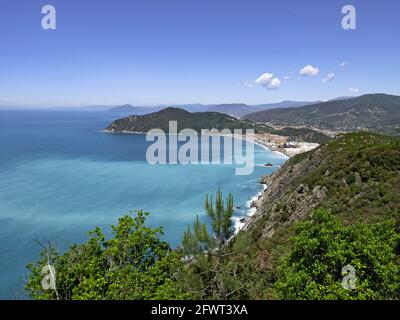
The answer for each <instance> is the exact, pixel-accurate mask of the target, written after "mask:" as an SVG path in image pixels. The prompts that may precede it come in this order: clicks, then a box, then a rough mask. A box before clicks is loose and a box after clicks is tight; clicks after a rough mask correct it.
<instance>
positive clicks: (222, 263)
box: [26, 133, 400, 299]
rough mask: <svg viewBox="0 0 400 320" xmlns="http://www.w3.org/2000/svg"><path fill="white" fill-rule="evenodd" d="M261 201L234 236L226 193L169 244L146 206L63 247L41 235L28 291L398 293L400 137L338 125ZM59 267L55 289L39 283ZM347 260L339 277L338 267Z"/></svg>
mask: <svg viewBox="0 0 400 320" xmlns="http://www.w3.org/2000/svg"><path fill="white" fill-rule="evenodd" d="M267 179H269V180H268V183H269V185H270V188H269V189H268V191H267V193H266V194H265V196H264V197H263V200H262V202H261V206H260V207H259V208H258V213H257V215H256V216H254V218H253V219H252V221H251V223H250V225H248V227H247V228H246V229H245V230H242V231H240V232H239V233H238V234H237V235H236V236H235V237H234V238H232V234H233V230H232V220H231V217H232V213H233V208H234V202H233V198H232V196H231V195H228V197H227V198H226V199H225V200H224V198H223V196H222V193H221V191H218V192H217V194H216V197H215V199H213V198H212V197H211V198H209V197H206V201H205V206H204V207H205V211H206V212H207V214H208V217H209V219H210V222H211V223H210V225H211V231H209V230H208V228H207V226H206V225H205V224H202V223H201V222H200V221H199V219H197V220H196V221H195V223H194V225H193V227H192V228H188V230H187V231H186V232H185V233H184V235H183V238H182V246H181V247H180V248H178V249H177V250H175V251H173V250H171V249H170V248H169V246H168V245H167V244H166V243H164V242H162V241H161V240H160V238H159V237H160V235H161V234H162V230H161V229H151V228H148V227H146V226H145V218H146V215H147V214H145V213H143V212H141V211H139V212H138V213H137V215H136V217H130V216H126V217H123V218H121V219H120V221H119V224H118V225H117V226H114V227H113V238H112V239H109V240H106V239H105V237H104V235H103V234H102V232H101V230H99V229H96V230H95V231H94V232H92V233H91V237H90V239H89V241H88V242H86V243H83V244H80V245H74V246H72V247H70V249H69V250H68V251H67V252H65V253H64V254H62V255H60V254H58V253H57V251H56V250H55V249H54V248H52V247H46V248H45V249H44V250H43V252H42V255H41V257H40V259H39V260H38V261H37V262H33V263H31V264H29V266H28V268H29V270H30V271H31V275H30V277H29V281H28V283H27V285H26V289H27V291H28V293H29V294H30V296H31V297H32V298H34V299H56V298H57V297H58V298H60V299H159V298H164V299H400V194H399V190H400V140H398V139H396V138H393V137H389V136H380V135H376V134H369V133H354V134H346V135H343V136H340V137H337V138H336V139H335V140H333V141H331V142H329V143H327V144H324V145H322V146H321V147H319V148H317V149H315V150H313V151H311V152H308V153H305V154H301V155H299V156H296V157H293V158H292V159H290V160H289V161H287V162H286V163H285V165H284V166H282V168H281V169H280V170H278V171H277V172H276V173H275V174H274V175H273V176H271V177H269V178H267ZM47 264H51V265H53V266H54V267H55V269H56V270H57V292H54V291H51V290H50V291H45V290H43V288H42V286H41V281H42V279H43V274H42V273H41V270H42V268H43V267H44V266H45V265H47ZM347 265H351V266H352V267H354V270H355V277H356V282H355V288H354V289H345V288H343V286H342V280H343V277H344V276H345V274H342V269H343V267H345V266H347Z"/></svg>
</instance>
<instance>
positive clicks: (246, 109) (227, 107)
mask: <svg viewBox="0 0 400 320" xmlns="http://www.w3.org/2000/svg"><path fill="white" fill-rule="evenodd" d="M318 102H320V101H317V102H301V101H282V102H279V103H270V104H260V105H248V104H244V103H225V104H215V105H214V104H213V105H205V104H199V103H194V104H179V105H173V106H167V105H159V106H151V107H136V106H132V105H130V104H124V105H121V106H117V107H114V108H110V109H109V110H108V111H109V112H112V113H120V114H123V115H145V114H149V113H152V112H157V111H160V110H162V109H165V108H168V107H173V108H179V109H183V110H186V111H188V112H219V113H225V114H227V115H230V116H233V117H235V118H240V117H243V116H245V115H248V114H250V113H254V112H257V111H260V110H266V109H275V108H290V107H293V108H294V107H301V106H305V105H310V104H313V103H318Z"/></svg>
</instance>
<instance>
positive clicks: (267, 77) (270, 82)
mask: <svg viewBox="0 0 400 320" xmlns="http://www.w3.org/2000/svg"><path fill="white" fill-rule="evenodd" d="M254 82H255V83H256V84H258V85H260V86H263V87H264V88H265V89H268V90H276V89H279V87H280V86H281V84H282V82H281V80H279V79H278V78H277V77H274V75H273V74H272V73H264V74H262V75H261V76H259V77H258V78H257V79H256V80H255V81H254Z"/></svg>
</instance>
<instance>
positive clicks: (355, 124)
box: [243, 94, 400, 135]
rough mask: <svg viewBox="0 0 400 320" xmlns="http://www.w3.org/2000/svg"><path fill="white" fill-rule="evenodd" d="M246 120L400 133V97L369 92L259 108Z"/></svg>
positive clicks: (320, 127) (331, 128)
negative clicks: (324, 100)
mask: <svg viewBox="0 0 400 320" xmlns="http://www.w3.org/2000/svg"><path fill="white" fill-rule="evenodd" d="M243 119H246V120H251V121H254V122H259V123H269V124H273V125H281V126H306V127H313V128H318V129H328V130H340V131H360V130H367V131H371V132H378V133H389V134H395V135H400V97H399V96H393V95H386V94H368V95H363V96H360V97H356V98H350V99H340V100H333V101H327V102H323V103H318V104H313V105H310V106H305V107H299V108H285V109H273V110H265V111H259V112H255V113H252V114H249V115H247V116H244V117H243Z"/></svg>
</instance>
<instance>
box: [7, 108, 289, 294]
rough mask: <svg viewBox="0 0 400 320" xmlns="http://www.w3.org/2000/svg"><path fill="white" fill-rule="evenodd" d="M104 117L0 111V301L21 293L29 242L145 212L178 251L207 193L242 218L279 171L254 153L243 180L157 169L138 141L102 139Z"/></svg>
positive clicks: (223, 169) (204, 168) (218, 168)
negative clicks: (229, 198) (264, 182)
mask: <svg viewBox="0 0 400 320" xmlns="http://www.w3.org/2000/svg"><path fill="white" fill-rule="evenodd" d="M113 119H114V118H113V116H112V115H110V114H108V113H106V112H66V111H65V112H63V111H0V243H1V246H0V298H3V299H4V298H6V299H7V298H15V297H21V296H23V295H22V294H21V289H22V287H23V284H24V279H26V277H27V270H26V269H25V266H26V264H27V263H28V262H29V261H32V260H34V259H36V257H37V256H38V253H39V252H40V248H39V246H38V245H37V244H35V243H34V241H33V240H32V239H34V238H35V237H36V236H37V237H38V238H39V239H41V240H42V241H44V240H50V241H56V243H57V245H58V247H59V248H60V249H61V250H63V249H65V248H66V247H67V246H68V245H70V244H71V243H74V242H81V241H84V240H85V239H87V232H88V231H89V230H92V229H93V228H94V227H96V226H100V227H101V228H103V231H105V233H106V234H107V235H109V234H110V233H109V231H110V229H109V226H110V225H111V224H115V223H116V222H117V219H118V217H120V216H122V215H123V214H126V213H129V211H130V210H132V209H143V210H145V211H148V212H150V213H151V215H150V217H149V221H148V224H149V225H150V226H162V227H164V230H165V236H164V239H165V240H167V241H169V242H170V243H171V245H172V246H176V245H178V244H179V242H180V239H181V235H182V232H183V231H184V229H185V228H186V226H187V225H188V224H191V223H192V222H193V220H194V219H195V216H196V214H199V215H200V217H201V219H202V220H203V221H206V216H205V213H204V211H203V208H202V206H203V201H204V196H205V194H206V193H214V192H215V191H216V190H217V188H218V187H221V188H222V190H223V192H224V193H225V194H226V193H228V192H232V193H233V195H234V199H235V205H236V206H240V207H241V210H239V211H238V212H237V215H244V214H246V210H248V207H246V205H248V201H249V200H250V199H251V198H252V197H253V196H254V195H255V194H257V193H258V192H259V191H261V189H262V186H261V185H259V184H257V180H258V179H259V178H260V177H261V176H262V175H265V174H268V173H270V172H272V171H273V170H275V169H276V167H275V168H266V167H263V166H262V164H265V163H266V162H273V163H274V164H277V165H279V164H281V163H282V162H284V161H285V158H283V157H282V156H280V155H278V154H275V153H272V152H269V151H267V150H264V149H262V148H261V147H259V146H256V147H255V162H256V164H258V166H256V168H255V171H254V173H253V174H252V175H250V176H237V175H235V171H234V167H233V166H232V165H186V166H184V165H156V166H151V165H149V164H148V163H147V162H146V160H145V153H146V149H147V147H148V145H149V144H150V142H146V141H145V136H144V135H133V134H127V135H112V134H105V133H101V132H100V130H101V129H103V128H104V127H105V126H106V125H107V124H108V123H109V122H111V121H112V120H113Z"/></svg>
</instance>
